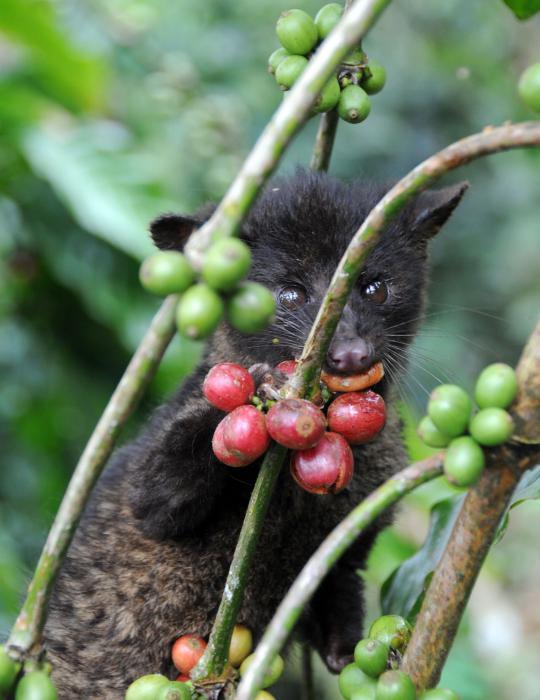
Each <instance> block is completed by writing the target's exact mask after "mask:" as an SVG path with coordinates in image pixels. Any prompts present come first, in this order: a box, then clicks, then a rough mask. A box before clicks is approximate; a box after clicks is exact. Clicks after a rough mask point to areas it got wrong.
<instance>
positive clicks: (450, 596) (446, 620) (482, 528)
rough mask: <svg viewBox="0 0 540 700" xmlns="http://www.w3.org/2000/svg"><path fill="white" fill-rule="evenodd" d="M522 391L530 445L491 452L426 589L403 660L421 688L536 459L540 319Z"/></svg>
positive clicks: (516, 411) (525, 360)
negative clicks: (524, 475) (512, 499)
mask: <svg viewBox="0 0 540 700" xmlns="http://www.w3.org/2000/svg"><path fill="white" fill-rule="evenodd" d="M518 381H519V387H520V392H519V396H518V400H517V403H516V405H515V407H514V408H513V410H512V411H511V412H512V414H513V416H514V418H516V417H517V416H521V418H522V419H523V421H522V422H521V423H518V424H517V427H518V430H519V431H521V430H522V429H523V428H527V427H529V428H530V430H531V432H530V433H529V434H527V433H521V432H520V437H521V438H522V439H524V440H525V441H526V442H528V443H529V444H528V445H519V446H517V447H511V446H508V447H507V446H503V447H501V448H499V449H497V450H493V451H492V452H491V453H490V455H489V460H488V461H489V464H488V468H487V469H486V470H485V472H484V474H483V476H482V478H481V479H480V481H479V482H478V484H477V485H476V486H475V487H474V488H472V489H471V490H470V491H469V493H468V494H467V498H466V499H465V501H464V503H463V506H462V509H461V511H460V513H459V515H458V518H457V520H456V523H455V525H454V529H453V531H452V534H451V535H450V539H449V540H448V543H447V545H446V548H445V550H444V552H443V555H442V557H441V560H440V562H439V564H438V565H437V568H436V570H435V573H434V575H433V578H432V580H431V583H430V585H429V588H428V590H427V592H426V596H425V598H424V601H423V604H422V607H421V610H420V613H419V614H418V617H417V619H416V625H415V628H414V633H413V636H412V639H411V641H410V643H409V646H408V648H407V652H406V654H405V657H404V660H403V669H404V670H405V671H406V672H407V673H409V674H410V675H411V677H412V679H413V681H414V682H415V684H416V686H417V688H418V689H419V690H424V689H425V688H433V687H435V686H436V685H437V683H438V682H439V677H440V674H441V672H442V669H443V666H444V663H445V661H446V658H447V656H448V653H449V651H450V649H451V647H452V643H453V641H454V638H455V636H456V633H457V629H458V626H459V623H460V620H461V617H462V615H463V612H464V610H465V607H466V605H467V602H468V600H469V596H470V594H471V591H472V589H473V586H474V584H475V582H476V579H477V577H478V574H479V572H480V569H481V567H482V564H483V563H484V560H485V558H486V555H487V553H488V551H489V548H490V547H491V545H492V543H493V540H494V538H495V536H496V533H497V528H498V525H499V522H500V520H501V518H502V517H503V515H504V513H505V511H506V509H507V506H508V502H509V500H510V498H511V496H512V493H513V492H514V489H515V488H516V486H517V484H518V482H519V479H520V478H521V476H522V474H523V470H524V469H527V468H529V467H532V466H534V465H536V464H537V463H538V460H539V459H540V447H539V446H538V444H536V445H535V446H533V445H531V444H530V443H532V442H533V441H534V440H533V438H534V439H535V440H536V442H537V443H538V439H537V431H538V425H539V424H540V323H539V324H538V325H537V327H536V330H535V332H534V333H533V334H532V336H531V338H530V340H529V342H528V343H527V346H526V347H525V350H524V351H523V355H522V357H521V360H520V362H519V365H518Z"/></svg>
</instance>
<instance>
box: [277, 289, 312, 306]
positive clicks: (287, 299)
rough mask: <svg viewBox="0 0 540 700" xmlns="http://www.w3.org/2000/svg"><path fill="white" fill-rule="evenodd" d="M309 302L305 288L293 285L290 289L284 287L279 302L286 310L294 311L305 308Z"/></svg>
mask: <svg viewBox="0 0 540 700" xmlns="http://www.w3.org/2000/svg"><path fill="white" fill-rule="evenodd" d="M307 300H308V295H307V292H306V290H305V289H304V287H302V286H301V285H299V284H293V285H291V286H290V287H283V289H282V290H281V291H280V292H279V294H278V301H279V303H280V305H281V306H283V308H284V309H288V310H289V311H294V310H295V309H298V308H300V307H301V306H303V305H304V304H305V303H306V301H307Z"/></svg>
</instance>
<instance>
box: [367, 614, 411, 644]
mask: <svg viewBox="0 0 540 700" xmlns="http://www.w3.org/2000/svg"><path fill="white" fill-rule="evenodd" d="M412 629H413V628H412V625H411V623H410V622H408V621H407V620H406V619H405V618H404V617H401V616H400V615H383V616H382V617H379V618H377V619H376V620H375V621H374V622H373V624H372V625H371V627H370V628H369V632H368V637H369V639H377V640H378V641H379V642H382V643H383V644H386V646H387V647H389V648H390V649H394V650H395V651H399V652H404V651H405V649H406V648H407V644H408V643H409V640H410V638H411V634H412Z"/></svg>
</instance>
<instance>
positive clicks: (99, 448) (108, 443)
mask: <svg viewBox="0 0 540 700" xmlns="http://www.w3.org/2000/svg"><path fill="white" fill-rule="evenodd" d="M177 301H178V298H177V297H176V296H170V297H168V298H167V299H166V300H165V301H164V302H163V304H162V306H161V308H160V309H159V311H158V312H157V314H156V315H155V316H154V319H153V320H152V323H151V325H150V327H149V329H148V331H147V332H146V335H145V336H144V338H143V339H142V341H141V343H140V345H139V347H138V348H137V350H136V351H135V354H134V355H133V357H132V359H131V361H130V363H129V365H128V366H127V369H126V371H125V372H124V374H123V375H122V378H121V380H120V382H119V384H118V386H117V387H116V389H115V391H114V393H113V395H112V396H111V398H110V399H109V403H108V404H107V407H106V408H105V411H104V412H103V414H102V416H101V418H100V419H99V422H98V424H97V425H96V427H95V429H94V432H93V433H92V436H91V437H90V440H89V441H88V444H87V445H86V447H85V449H84V452H83V453H82V455H81V458H80V459H79V462H78V464H77V466H76V468H75V471H74V472H73V476H72V477H71V481H70V482H69V486H68V488H67V491H66V493H65V495H64V498H63V500H62V503H61V505H60V508H59V510H58V513H57V514H56V517H55V519H54V522H53V525H52V528H51V530H50V532H49V535H48V537H47V541H46V542H45V546H44V547H43V551H42V553H41V556H40V558H39V561H38V564H37V567H36V570H35V573H34V576H33V578H32V581H31V582H30V586H29V588H28V593H27V596H26V599H25V601H24V604H23V606H22V609H21V611H20V613H19V616H18V617H17V620H16V621H15V624H14V626H13V629H12V630H11V634H10V636H9V639H8V642H7V645H8V647H9V650H10V653H11V654H12V655H13V656H14V658H15V657H16V658H20V659H24V658H25V656H26V655H27V654H28V653H29V652H30V653H39V649H40V645H41V633H42V630H43V625H44V624H45V615H46V606H47V598H48V595H49V592H50V590H51V587H52V585H53V583H54V579H55V577H56V574H57V572H58V570H59V568H60V565H61V563H62V560H63V557H64V554H65V552H66V550H67V548H68V546H69V543H70V542H71V538H72V537H73V533H74V531H75V528H76V526H77V523H78V521H79V518H80V516H81V513H82V511H83V509H84V506H85V505H86V502H87V500H88V497H89V495H90V492H91V490H92V487H93V485H94V483H95V482H96V479H97V478H98V476H99V475H100V473H101V471H102V468H103V465H104V464H105V462H106V461H107V458H108V457H109V455H110V453H111V451H112V449H113V447H114V443H115V441H116V438H117V437H118V434H119V432H120V430H121V429H122V427H123V426H124V425H125V423H126V421H127V419H128V418H129V416H130V415H131V414H132V413H133V410H134V409H135V407H136V406H137V403H138V402H139V399H140V398H141V396H142V393H143V391H144V389H145V387H146V386H147V385H148V383H149V382H150V380H151V379H152V377H153V376H154V374H155V371H156V369H157V367H158V365H159V362H160V360H161V358H162V357H163V353H164V352H165V350H166V349H167V346H168V345H169V342H170V341H171V338H172V337H173V334H174V328H175V325H174V315H175V308H176V304H177Z"/></svg>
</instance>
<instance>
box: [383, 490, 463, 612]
mask: <svg viewBox="0 0 540 700" xmlns="http://www.w3.org/2000/svg"><path fill="white" fill-rule="evenodd" d="M464 498H465V496H464V495H459V496H454V497H452V498H447V499H445V500H444V501H440V502H439V503H436V504H435V505H434V506H433V508H432V509H431V520H430V526H429V532H428V534H427V537H426V540H425V542H424V544H423V545H422V547H421V548H420V549H419V550H418V552H416V554H415V555H414V556H413V557H411V558H410V559H408V560H407V561H406V562H404V563H403V564H402V565H401V566H400V567H399V568H398V569H396V571H394V573H393V574H392V575H391V576H390V577H389V578H388V579H387V580H386V581H385V583H384V584H383V587H382V590H381V608H382V611H383V614H387V613H388V614H390V613H392V614H396V615H402V616H403V617H408V618H410V617H414V614H415V613H416V612H417V609H418V607H419V602H420V600H421V598H422V596H423V594H424V591H425V589H426V584H427V582H428V581H429V578H430V576H431V574H432V573H433V571H434V569H435V567H436V566H437V563H438V562H439V559H440V558H441V554H442V553H443V550H444V548H445V546H446V542H447V541H448V538H449V537H450V533H451V532H452V528H453V527H454V522H455V520H456V518H457V515H458V513H459V510H460V508H461V505H462V503H463V499H464Z"/></svg>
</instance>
